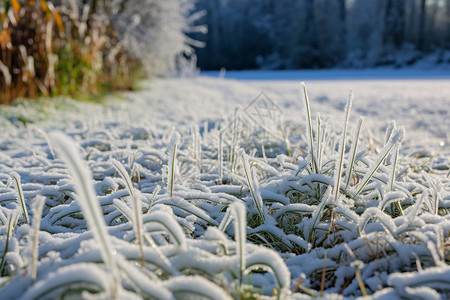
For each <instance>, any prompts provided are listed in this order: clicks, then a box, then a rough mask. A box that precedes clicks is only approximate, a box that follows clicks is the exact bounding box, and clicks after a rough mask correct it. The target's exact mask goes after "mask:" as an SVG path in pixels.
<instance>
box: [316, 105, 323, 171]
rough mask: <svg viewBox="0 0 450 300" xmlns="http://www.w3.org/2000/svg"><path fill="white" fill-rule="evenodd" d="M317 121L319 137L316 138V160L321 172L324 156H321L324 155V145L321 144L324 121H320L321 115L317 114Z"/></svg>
mask: <svg viewBox="0 0 450 300" xmlns="http://www.w3.org/2000/svg"><path fill="white" fill-rule="evenodd" d="M316 121H317V129H316V132H317V136H316V142H317V154H316V158H317V167H318V169H319V170H320V169H321V168H322V161H321V160H322V159H321V158H322V157H321V156H322V155H321V153H322V147H323V145H322V143H321V140H322V131H321V123H322V120H321V119H320V114H319V113H317V118H316Z"/></svg>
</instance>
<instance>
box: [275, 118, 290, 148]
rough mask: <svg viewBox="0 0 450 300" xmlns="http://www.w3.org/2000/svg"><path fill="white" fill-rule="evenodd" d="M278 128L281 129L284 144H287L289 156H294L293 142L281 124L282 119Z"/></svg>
mask: <svg viewBox="0 0 450 300" xmlns="http://www.w3.org/2000/svg"><path fill="white" fill-rule="evenodd" d="M278 128H279V129H280V131H281V136H282V137H283V140H284V144H285V145H286V151H287V154H288V156H289V157H292V149H291V143H290V142H289V139H288V137H287V135H286V133H285V132H284V130H283V127H282V126H281V121H280V123H279V125H278Z"/></svg>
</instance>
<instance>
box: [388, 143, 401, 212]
mask: <svg viewBox="0 0 450 300" xmlns="http://www.w3.org/2000/svg"><path fill="white" fill-rule="evenodd" d="M399 148H400V147H399V146H397V147H395V150H394V161H393V162H392V172H391V178H390V180H389V188H390V190H391V191H393V190H394V183H395V171H396V169H397V163H398V153H399ZM395 205H396V206H397V209H398V211H399V213H400V216H403V208H402V205H401V204H400V202H398V201H397V202H395Z"/></svg>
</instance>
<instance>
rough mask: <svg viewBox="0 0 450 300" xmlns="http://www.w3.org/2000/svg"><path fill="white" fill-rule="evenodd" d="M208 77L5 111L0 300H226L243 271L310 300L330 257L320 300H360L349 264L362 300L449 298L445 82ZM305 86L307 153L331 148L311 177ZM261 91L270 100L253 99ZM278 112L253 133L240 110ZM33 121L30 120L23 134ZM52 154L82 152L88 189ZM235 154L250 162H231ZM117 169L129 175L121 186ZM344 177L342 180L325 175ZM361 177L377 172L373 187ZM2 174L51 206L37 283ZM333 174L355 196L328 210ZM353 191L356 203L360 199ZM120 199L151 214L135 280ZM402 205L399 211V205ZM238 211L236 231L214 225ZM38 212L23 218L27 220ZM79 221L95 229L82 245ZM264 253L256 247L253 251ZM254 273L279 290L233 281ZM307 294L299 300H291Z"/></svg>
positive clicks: (449, 81) (348, 76)
mask: <svg viewBox="0 0 450 300" xmlns="http://www.w3.org/2000/svg"><path fill="white" fill-rule="evenodd" d="M206 74H207V75H208V77H206V76H199V77H193V78H171V79H153V80H151V81H146V82H143V83H142V89H141V90H139V91H137V92H127V93H123V94H122V97H121V98H120V99H118V98H113V97H111V98H110V99H107V101H106V103H105V104H102V105H100V104H94V103H80V102H73V101H71V100H65V99H55V100H53V101H54V102H53V103H54V104H52V102H49V104H48V107H45V109H39V108H36V106H33V104H31V103H30V104H21V105H18V106H16V107H10V108H6V107H2V108H0V126H1V130H0V150H1V151H0V232H2V235H1V236H0V257H1V263H2V264H3V265H4V268H3V270H1V271H3V274H2V276H1V277H0V278H1V281H0V298H2V299H3V298H4V297H3V296H5V297H14V298H17V297H23V298H24V299H28V298H34V297H36V296H39V295H40V294H41V293H46V292H48V291H51V294H50V295H51V296H54V297H60V296H61V295H63V294H64V293H65V292H69V291H70V293H72V292H74V293H76V292H77V289H78V288H82V289H85V290H86V291H89V292H90V293H93V294H95V293H97V292H103V293H112V292H114V289H117V290H116V291H115V292H116V293H117V294H118V295H119V296H120V295H130V296H131V295H132V294H134V295H140V296H146V295H147V296H148V295H160V296H161V297H164V298H168V299H171V298H173V297H188V296H190V297H195V296H203V297H211V298H214V299H219V298H223V299H228V298H230V297H237V296H238V294H239V291H238V290H237V289H239V287H241V288H242V289H245V288H248V287H249V285H248V282H247V280H250V281H251V279H252V276H253V277H254V280H255V289H256V287H257V286H258V284H261V285H264V286H260V288H261V291H262V293H264V294H265V295H267V296H271V292H273V291H274V288H276V287H277V286H281V287H283V290H282V291H281V292H282V295H283V296H285V295H288V294H289V291H288V289H289V288H293V287H294V286H295V285H296V283H297V280H298V278H299V277H300V275H301V274H304V276H305V278H306V279H305V280H304V282H303V283H302V284H301V285H302V287H304V288H307V289H309V290H310V291H312V292H313V293H315V294H317V295H319V291H320V280H321V279H320V278H321V276H322V272H323V268H324V259H325V256H326V257H327V260H326V269H325V271H326V278H327V281H326V283H325V291H324V292H325V294H324V295H325V296H326V297H328V298H330V299H333V298H336V299H337V298H347V297H349V298H352V297H357V296H361V291H360V287H359V285H358V282H357V281H356V279H354V278H353V279H352V276H353V275H354V268H352V267H351V266H352V265H354V264H355V263H356V262H361V263H360V266H362V263H364V267H363V268H362V269H361V273H362V277H363V281H364V282H365V285H366V289H367V290H368V293H369V296H368V297H367V298H368V299H371V298H373V299H387V298H392V299H399V298H401V297H408V296H409V295H412V294H415V293H416V294H417V295H420V296H422V297H431V298H436V299H439V298H442V299H444V298H445V297H446V296H448V293H449V290H450V281H449V280H448V277H449V276H448V275H449V270H450V268H449V266H448V263H449V257H450V249H449V246H448V245H449V236H448V234H449V231H450V222H449V221H448V210H449V209H450V179H449V174H450V173H449V170H450V131H449V128H450V105H449V104H450V74H447V73H445V72H444V71H427V72H425V71H413V72H410V73H404V72H402V71H392V70H391V71H389V72H388V71H386V70H384V71H380V70H377V71H375V72H374V73H373V72H372V73H370V72H369V71H364V70H360V71H357V70H353V71H342V70H333V71H308V72H303V71H302V72H293V71H286V72H254V73H252V72H240V73H234V72H227V73H226V74H225V79H223V78H214V77H213V76H215V74H214V73H211V72H210V73H206ZM227 78H234V79H227ZM301 81H305V84H306V86H307V88H308V95H309V100H310V108H311V119H312V130H313V132H312V135H313V137H312V138H313V139H314V138H315V135H316V128H317V127H316V126H317V120H318V119H316V117H315V116H316V113H318V112H320V121H321V127H320V128H321V130H322V129H323V131H321V134H323V140H321V141H320V143H321V144H320V143H319V142H318V141H315V140H314V141H313V143H312V144H311V145H312V148H313V149H312V150H313V151H314V152H313V151H311V152H313V153H317V152H315V150H316V148H315V147H318V145H319V144H320V146H321V147H323V148H322V149H321V151H323V152H322V154H321V155H322V162H321V164H319V165H318V166H317V170H316V171H317V172H316V173H314V172H313V171H314V168H312V165H311V156H310V155H308V152H309V151H310V150H308V146H309V145H308V140H307V139H306V138H305V132H306V130H305V111H304V110H305V107H304V102H303V101H302V93H303V92H302V88H301V85H300V82H301ZM350 89H353V91H354V95H355V98H354V100H353V104H352V113H351V115H350V120H349V123H348V126H349V130H350V131H352V130H353V129H354V127H355V125H356V123H357V120H358V118H359V116H360V115H363V116H364V117H365V119H364V124H363V125H362V128H361V135H360V137H359V144H358V149H357V150H356V153H355V160H354V161H355V162H354V164H355V166H354V168H353V170H352V172H348V168H349V167H348V165H349V156H350V155H351V153H350V152H351V149H350V147H351V144H346V145H347V146H346V147H345V154H344V158H343V159H342V160H341V159H340V157H339V152H338V150H339V147H338V145H339V143H341V144H343V143H342V129H343V126H342V120H343V119H344V114H345V112H344V108H345V102H346V97H347V95H348V92H349V90H350ZM260 92H264V95H265V96H264V97H268V98H270V101H268V100H267V99H266V100H267V101H265V102H264V101H262V102H261V101H259V100H260V99H259V98H255V97H257V96H258V95H261V94H260ZM255 99H256V101H255ZM252 105H254V106H255V107H253V106H252ZM236 107H240V108H241V110H235V108H236ZM243 108H245V109H243ZM278 109H279V110H280V112H281V113H280V115H279V116H278V115H277V117H276V118H275V117H269V118H262V117H261V118H259V119H257V120H256V119H254V118H250V117H249V115H248V113H247V112H249V111H251V112H253V113H254V112H256V113H258V114H260V115H259V116H266V117H267V116H268V115H266V113H267V114H269V113H270V112H271V110H276V111H278ZM19 117H20V118H19ZM25 117H26V119H27V120H29V122H31V123H32V124H28V125H27V126H25V125H24V124H23V123H21V121H19V120H25ZM278 117H279V122H280V123H279V124H275V123H274V124H264V123H261V122H272V121H273V122H275V121H276V122H278ZM255 120H256V121H255ZM392 120H395V121H396V123H395V124H396V125H397V126H398V127H397V128H401V126H403V127H404V128H405V130H403V129H400V130H398V131H397V133H398V135H397V136H395V131H394V127H392V126H391V128H392V132H393V133H394V135H393V137H392V138H391V141H390V142H389V141H387V143H386V138H385V136H388V135H386V134H385V129H386V128H387V127H388V126H389V124H390V123H391V121H392ZM230 124H231V125H232V126H230ZM391 124H393V123H391ZM266 125H267V126H266ZM278 125H281V128H282V130H279V127H280V126H278ZM236 128H240V130H239V131H236V130H235V129H236ZM53 131H59V132H63V133H64V134H65V135H64V136H62V135H61V134H60V133H57V134H55V133H52V132H53ZM350 131H349V132H350ZM405 132H406V134H405V137H404V141H403V143H402V144H401V146H400V148H399V149H400V150H399V159H398V162H397V165H396V167H395V168H393V164H392V163H391V161H392V159H393V156H392V157H390V156H389V155H390V154H393V153H394V151H395V149H394V150H392V149H391V148H392V147H388V148H389V149H388V150H389V151H388V150H386V149H385V150H386V151H383V147H384V145H385V144H387V146H392V145H394V144H398V142H397V140H399V139H400V136H402V137H403V134H404V133H405ZM47 134H49V137H50V139H48V138H47ZM283 135H285V137H287V139H289V140H288V141H286V139H285V137H284V136H283ZM66 136H68V137H66ZM220 139H223V140H222V142H223V144H222V147H223V148H222V150H223V153H222V156H221V157H220V156H219V154H218V149H219V141H220ZM49 142H50V143H51V144H52V145H51V146H54V147H55V150H56V157H58V155H61V154H60V153H61V149H64V148H68V149H66V151H67V153H70V155H68V156H69V158H70V159H74V158H75V157H76V160H78V161H77V163H76V164H77V165H78V166H79V167H80V168H81V166H82V169H83V170H82V172H83V173H82V174H81V175H80V176H79V177H80V178H78V179H76V180H74V179H73V170H71V173H69V170H68V168H67V167H66V165H65V164H63V163H62V161H61V160H60V159H58V158H56V159H55V154H54V152H53V149H52V148H51V147H49V146H50V145H48V143H49ZM347 142H348V141H347ZM53 144H55V145H53ZM175 144H176V150H175ZM391 144H392V145H391ZM70 145H72V146H70ZM239 149H242V150H239ZM289 150H291V152H292V155H291V156H290V155H288V151H289ZM391 150H392V151H391ZM239 151H241V153H242V154H243V155H244V156H245V159H244V161H245V162H244V163H242V161H241V159H239V158H238V157H237V154H238V153H239ZM244 151H245V152H244ZM384 152H386V153H384ZM244 153H246V154H244ZM380 153H381V154H380ZM385 158H387V159H385ZM67 159H68V158H66V160H67ZM218 159H219V160H221V161H220V162H218ZM341 161H342V165H340V162H341ZM111 162H114V163H116V164H117V165H118V166H120V167H119V168H118V169H117V170H119V171H120V172H122V173H124V174H125V173H126V174H128V175H127V177H126V178H125V180H124V179H122V178H121V177H120V175H119V174H118V173H117V170H116V169H115V168H114V167H113V166H112V165H111ZM378 164H380V166H379V167H377V168H374V166H376V165H378ZM219 165H220V168H222V170H221V171H223V174H222V173H221V171H220V170H219ZM339 166H340V167H341V168H342V172H335V168H337V167H339ZM245 169H247V170H246V171H247V177H248V179H249V180H248V182H247V180H246V179H245ZM172 170H174V172H173V173H172ZM369 171H370V172H373V176H368V175H366V174H367V172H369ZM14 172H15V173H14ZM11 174H17V176H15V177H17V178H20V184H21V187H20V189H21V190H23V196H24V199H25V202H26V207H28V208H31V207H34V206H35V205H34V202H36V201H38V199H39V196H40V195H42V196H44V197H45V199H46V203H45V206H44V209H43V214H42V221H41V231H40V232H39V234H38V237H39V249H38V250H39V251H38V253H39V254H38V263H37V277H36V281H35V282H33V281H32V280H31V279H30V275H29V274H28V273H27V272H28V271H27V270H29V268H28V265H27V264H28V263H29V261H30V259H29V257H27V256H26V255H28V254H29V252H30V251H29V249H30V243H31V242H32V236H33V233H32V231H33V229H32V228H31V227H30V226H29V225H27V224H24V223H25V222H24V219H23V218H21V219H19V223H18V224H17V226H16V228H15V230H14V231H12V232H13V233H12V237H10V239H9V240H7V239H6V232H7V226H8V220H9V218H10V217H11V216H12V215H14V214H22V207H21V205H20V204H19V203H18V202H17V197H16V187H13V186H8V185H7V182H8V180H9V177H10V175H11ZM69 174H70V175H69ZM336 174H338V175H339V174H340V175H342V178H340V179H341V181H340V182H343V181H342V180H346V179H347V178H348V179H349V184H348V189H347V187H345V189H343V187H344V184H343V183H342V184H341V185H340V186H341V189H340V191H339V193H338V194H339V199H340V200H341V201H338V202H334V201H332V200H331V199H332V198H333V197H332V196H331V187H332V186H333V182H339V181H338V180H337V178H336V177H335V176H336ZM172 175H173V176H172ZM392 178H394V179H395V182H394V184H391V182H390V180H391V179H392ZM366 179H367V185H366V184H365V180H366ZM80 181H81V182H80ZM80 184H81V185H83V188H84V189H85V191H84V195H83V192H82V191H80V187H79V186H80ZM88 186H89V187H88ZM361 186H363V187H364V188H363V189H362V190H361V191H360V193H358V195H357V196H352V195H351V192H352V191H353V190H355V189H356V188H358V187H361ZM160 187H162V189H161V191H160V190H159V189H160ZM249 187H250V188H252V191H253V192H254V193H255V195H254V198H252V196H251V194H250V189H249ZM130 191H133V192H139V194H140V195H141V196H142V197H136V200H138V201H141V202H140V204H141V205H142V210H143V211H144V212H146V214H144V215H143V216H142V223H143V229H144V231H145V233H144V238H145V239H144V240H145V243H144V251H143V254H144V258H145V260H146V263H145V268H142V267H140V266H139V263H140V259H139V248H138V247H137V240H136V229H135V228H133V225H132V224H131V222H130V221H129V220H128V219H127V218H125V217H124V216H123V215H122V213H120V210H119V209H118V207H116V206H119V208H121V209H122V210H123V211H124V212H125V213H126V214H129V215H133V214H135V213H136V212H133V211H131V210H130V208H129V207H128V206H127V205H126V204H125V203H126V202H123V201H126V197H127V196H128V195H129V194H130ZM80 198H83V199H80ZM92 199H93V201H94V202H98V203H96V204H97V205H96V206H95V208H93V210H94V211H91V214H90V215H89V213H87V212H86V211H87V210H88V208H87V207H88V206H89V205H90V204H89V203H84V202H79V201H83V200H87V201H89V200H91V201H92ZM397 203H400V204H401V205H402V206H403V208H404V209H403V210H402V212H398V211H397V210H396V209H395V207H396V205H397ZM114 204H116V206H115V205H114ZM150 205H151V206H150ZM334 205H338V207H336V208H334V207H333V206H334ZM121 206H123V207H121ZM137 207H140V205H139V206H137ZM149 207H150V208H151V209H150V210H148V212H147V209H148V208H149ZM256 207H258V209H256ZM230 208H231V209H232V210H233V213H232V214H231V215H233V216H234V218H231V219H225V220H224V217H225V214H226V212H227V210H229V209H230ZM258 210H259V212H260V214H262V215H263V216H264V218H261V217H260V216H258ZM331 214H334V215H333V218H334V219H333V223H332V224H330V220H331V218H332V217H331ZM401 214H403V215H401ZM83 216H86V220H85V219H84V218H83ZM35 217H36V216H34V213H33V214H31V211H30V216H29V218H30V222H31V224H33V223H34V220H35ZM245 217H247V227H245ZM130 218H131V219H133V217H130ZM222 220H224V222H225V221H230V220H231V223H233V225H234V226H226V227H225V226H223V225H226V224H227V223H223V224H221V221H222ZM86 221H87V222H88V224H86ZM105 221H106V223H105ZM93 224H94V225H93ZM95 224H96V225H95ZM99 224H102V225H99ZM104 224H106V229H105V228H104ZM219 224H221V225H219ZM87 225H90V226H91V227H90V229H96V230H97V231H94V232H90V231H89V230H88V228H89V227H88V226H87ZM96 226H97V227H99V226H100V227H101V228H95V227H96ZM217 226H220V227H219V228H221V229H223V232H222V231H219V230H218V229H217V228H216V227H217ZM222 226H223V227H224V228H222ZM244 233H247V240H245V236H244ZM93 238H95V239H96V240H95V241H98V240H101V239H105V238H106V240H107V245H106V246H105V245H103V247H104V249H103V250H102V249H101V246H102V245H100V244H99V243H98V242H95V241H94V240H93ZM236 241H237V242H236ZM252 243H253V244H259V245H260V246H257V247H256V246H254V245H252ZM344 245H347V246H344ZM260 247H265V248H264V250H261V251H259V250H258V249H260ZM255 249H256V250H255ZM346 249H349V250H350V251H348V250H346ZM106 251H108V252H110V253H105V252H106ZM240 251H241V253H239V252H240ZM4 253H5V254H6V255H3V254H4ZM116 254H117V255H116ZM102 258H103V259H105V260H108V259H109V260H117V262H116V263H117V267H118V268H119V269H120V268H122V269H123V268H125V269H126V271H127V272H124V273H122V272H120V270H119V273H121V274H120V278H119V279H118V280H120V282H119V283H118V284H119V286H120V287H116V286H114V282H113V281H114V280H113V277H114V276H111V270H110V269H109V268H107V267H105V265H104V264H103V262H102ZM114 262H115V261H110V262H109V264H110V266H111V265H114V266H115V265H116V264H115V263H114ZM1 263H0V264H1ZM246 264H247V265H248V264H254V265H255V267H263V268H262V269H264V270H269V271H270V272H275V274H274V275H275V277H274V276H273V274H271V273H270V272H267V273H265V272H259V271H258V273H255V274H254V273H250V274H247V275H245V276H243V275H244V270H245V267H246ZM247 272H250V270H247ZM242 276H243V277H242ZM6 278H7V279H8V280H5V279H6ZM239 280H242V282H238V281H239ZM341 289H343V290H342V291H341ZM78 292H79V291H78ZM241 292H242V291H241ZM253 292H255V293H256V290H255V291H253ZM339 292H342V295H338V294H339ZM78 295H81V294H78ZM302 295H304V292H303V290H302V289H298V290H297V293H296V294H295V295H292V296H291V297H292V298H293V299H296V298H297V299H301V298H302V297H303V296H302ZM85 296H86V297H88V298H89V295H87V294H85Z"/></svg>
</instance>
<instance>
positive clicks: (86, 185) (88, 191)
mask: <svg viewBox="0 0 450 300" xmlns="http://www.w3.org/2000/svg"><path fill="white" fill-rule="evenodd" d="M49 138H50V141H51V142H52V144H53V145H55V148H56V150H57V153H58V155H59V156H60V157H61V159H62V160H63V161H64V162H65V163H66V165H67V168H68V171H69V173H70V175H71V176H72V178H73V181H74V185H75V191H76V192H77V194H78V198H77V200H78V202H79V204H80V207H81V209H82V212H83V215H84V217H85V218H86V221H87V224H88V226H89V228H90V229H91V230H92V233H93V236H94V238H95V239H96V240H97V242H98V243H99V246H100V249H101V254H102V258H103V260H104V262H105V264H106V265H107V267H108V268H109V269H110V271H111V272H112V275H113V278H114V281H115V283H114V290H113V291H110V292H111V297H115V295H116V293H117V288H118V286H117V283H118V278H119V276H118V272H117V265H116V262H115V260H114V258H113V247H112V243H111V240H110V236H109V235H108V231H107V229H106V224H105V221H104V218H103V214H102V211H101V209H100V205H99V203H98V200H97V196H96V194H95V191H94V187H93V185H92V184H91V182H89V179H91V178H92V175H91V172H90V170H89V169H88V168H87V167H86V165H85V164H84V162H83V161H82V159H81V157H80V154H79V153H78V151H77V149H78V145H77V144H75V142H74V141H73V140H71V139H70V138H69V137H68V136H66V135H65V134H63V133H61V132H54V133H51V134H50V136H49Z"/></svg>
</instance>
